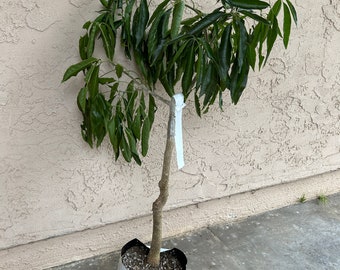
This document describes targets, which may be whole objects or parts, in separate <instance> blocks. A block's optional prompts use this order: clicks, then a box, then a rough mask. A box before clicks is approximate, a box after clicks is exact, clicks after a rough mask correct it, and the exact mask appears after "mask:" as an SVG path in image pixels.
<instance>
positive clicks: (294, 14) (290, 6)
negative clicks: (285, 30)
mask: <svg viewBox="0 0 340 270" xmlns="http://www.w3.org/2000/svg"><path fill="white" fill-rule="evenodd" d="M286 1H287V4H288V6H289V9H290V12H291V14H292V16H293V20H294V22H295V25H297V14H296V10H295V7H294V6H293V5H292V3H291V2H290V1H289V0H286Z"/></svg>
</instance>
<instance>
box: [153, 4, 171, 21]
mask: <svg viewBox="0 0 340 270" xmlns="http://www.w3.org/2000/svg"><path fill="white" fill-rule="evenodd" d="M170 1H171V0H165V1H162V2H161V3H160V4H159V5H157V8H156V9H155V11H154V12H153V13H152V15H151V17H150V20H149V22H148V26H149V25H150V24H151V23H153V21H154V20H155V19H156V17H158V16H159V14H160V13H163V12H164V9H165V7H166V6H167V5H168V3H169V2H170Z"/></svg>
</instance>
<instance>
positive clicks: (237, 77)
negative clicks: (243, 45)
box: [230, 61, 249, 104]
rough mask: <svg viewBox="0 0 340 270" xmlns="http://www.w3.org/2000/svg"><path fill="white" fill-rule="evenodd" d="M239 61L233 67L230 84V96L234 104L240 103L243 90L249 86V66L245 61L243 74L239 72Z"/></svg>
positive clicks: (242, 69)
mask: <svg viewBox="0 0 340 270" xmlns="http://www.w3.org/2000/svg"><path fill="white" fill-rule="evenodd" d="M239 69H240V68H239V67H238V61H236V62H235V64H234V65H233V67H232V71H231V75H230V78H231V84H230V94H231V99H232V102H233V103H234V104H237V102H238V101H239V99H240V97H241V95H242V93H243V90H244V89H245V87H246V85H247V80H248V74H249V64H248V63H247V62H246V61H245V62H243V65H242V68H241V72H239Z"/></svg>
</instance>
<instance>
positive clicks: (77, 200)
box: [0, 0, 340, 250]
mask: <svg viewBox="0 0 340 270" xmlns="http://www.w3.org/2000/svg"><path fill="white" fill-rule="evenodd" d="M293 2H294V3H295V4H296V8H297V11H298V13H299V22H298V26H297V27H296V28H295V27H294V28H293V30H292V37H291V43H290V45H289V48H288V50H287V51H285V50H283V46H281V45H279V46H277V47H276V49H275V51H274V52H273V55H272V58H271V60H270V61H269V62H268V65H267V66H266V68H264V69H263V70H262V71H260V72H257V73H254V74H252V75H251V78H250V79H249V81H250V82H249V86H248V88H247V89H246V91H245V94H244V96H243V99H241V101H240V102H239V104H238V105H237V106H233V105H231V104H230V102H229V100H228V97H226V98H225V108H224V112H220V111H219V109H218V108H213V109H212V110H211V112H209V114H207V115H205V116H204V117H203V118H202V119H199V118H198V117H196V116H195V112H194V108H193V104H192V102H190V101H189V102H188V104H187V107H186V108H185V112H184V119H183V122H184V131H183V133H184V134H183V135H184V148H185V149H184V150H185V160H186V166H185V167H184V168H183V169H182V170H181V171H177V170H176V168H175V166H173V170H172V174H171V181H172V182H171V197H170V200H169V203H168V204H167V209H175V208H177V207H181V206H186V205H191V204H195V203H198V202H204V201H209V200H213V199H216V198H220V197H225V196H229V195H232V194H237V193H241V192H246V191H249V190H253V189H258V188H261V187H267V186H272V185H277V184H281V183H285V182H292V181H295V180H298V179H301V178H305V177H309V176H314V175H319V174H323V173H326V172H330V171H334V170H337V169H339V168H340V95H339V93H340V52H339V45H340V3H339V1H337V0H320V1H314V0H306V1H293ZM98 3H99V1H98ZM98 3H97V1H88V0H59V1H44V0H16V1H13V0H2V1H1V2H0V52H1V53H0V126H1V128H0V250H1V249H6V248H9V247H13V246H18V245H22V244H26V243H30V242H34V241H37V240H41V239H46V238H50V237H53V236H58V235H63V234H68V233H72V232H76V231H81V230H84V229H87V228H95V227H100V226H104V225H107V224H112V223H116V222H119V221H123V220H127V219H131V218H135V217H140V216H144V215H147V214H149V213H150V208H151V203H152V201H153V200H154V198H155V197H156V196H157V181H158V179H159V176H160V172H161V159H162V152H163V149H164V140H165V133H166V125H165V123H166V119H167V113H168V111H167V108H164V107H162V105H160V108H159V110H158V113H157V115H156V122H155V126H154V130H153V135H152V137H151V148H150V151H149V154H148V156H147V157H146V158H145V159H144V163H143V165H142V166H141V167H139V166H136V165H135V164H131V165H127V164H125V163H124V162H123V161H118V162H114V161H113V156H112V151H111V149H110V147H108V144H106V145H105V144H104V146H103V147H101V148H100V149H97V150H93V149H90V148H89V147H88V146H87V145H86V144H85V143H84V142H83V141H82V139H81V135H80V127H79V125H80V121H81V115H80V113H79V112H78V109H77V106H76V103H75V99H76V95H77V90H78V88H79V87H80V83H81V78H80V77H78V80H77V79H75V80H72V81H71V82H68V83H65V84H61V83H60V81H61V78H62V75H63V73H64V71H65V69H66V68H67V67H68V66H69V65H71V64H73V63H75V62H77V61H78V60H79V58H78V56H77V44H78V37H79V36H80V34H81V33H82V31H81V26H82V25H83V23H84V22H85V21H86V20H87V19H88V18H93V17H94V16H95V12H94V11H96V10H98V9H99V7H100V6H99V4H98ZM106 146H107V147H106ZM174 165H175V164H174ZM320 186H321V187H322V181H320ZM335 188H336V187H335ZM307 189H308V186H306V190H307ZM168 226H171V224H170V225H169V224H168Z"/></svg>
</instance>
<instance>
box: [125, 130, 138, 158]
mask: <svg viewBox="0 0 340 270" xmlns="http://www.w3.org/2000/svg"><path fill="white" fill-rule="evenodd" d="M125 133H126V136H127V138H128V141H129V146H130V150H131V154H132V157H133V159H134V160H135V161H136V163H137V164H138V165H141V160H140V159H139V155H138V151H137V144H136V139H135V137H134V136H133V134H132V131H131V130H130V129H125Z"/></svg>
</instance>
